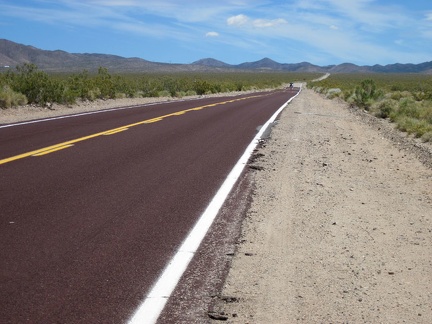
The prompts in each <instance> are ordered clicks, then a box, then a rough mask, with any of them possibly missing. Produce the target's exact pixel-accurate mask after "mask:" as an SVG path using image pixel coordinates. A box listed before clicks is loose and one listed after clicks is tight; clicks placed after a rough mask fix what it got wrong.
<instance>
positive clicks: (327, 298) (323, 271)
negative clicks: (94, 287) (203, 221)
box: [0, 89, 432, 323]
mask: <svg viewBox="0 0 432 324" xmlns="http://www.w3.org/2000/svg"><path fill="white" fill-rule="evenodd" d="M160 100H161V98H158V99H123V100H116V101H114V100H111V101H110V100H108V101H99V102H91V103H81V104H80V105H76V106H73V107H61V106H54V107H52V108H53V109H54V110H51V109H42V108H34V107H21V108H14V109H10V110H1V111H0V123H3V124H5V123H11V122H17V121H22V120H29V119H35V118H46V117H51V116H57V115H63V114H65V113H80V112H85V111H91V110H97V109H107V108H111V107H116V106H126V105H135V104H143V103H149V102H153V101H160ZM163 100H170V99H168V98H164V99H163ZM430 152H432V149H431V145H429V144H427V145H423V144H421V143H419V142H417V141H413V140H411V139H409V138H407V137H406V136H404V135H401V134H400V133H398V132H395V131H394V130H393V127H392V125H391V124H389V123H387V122H385V121H380V120H377V119H375V118H371V117H369V116H368V115H367V114H363V113H361V112H353V111H352V110H350V109H349V108H348V107H347V105H346V104H344V103H340V102H337V101H335V100H327V99H324V98H323V97H321V96H320V95H318V94H316V93H314V92H312V91H311V90H306V89H305V90H303V91H302V93H301V94H300V95H299V96H298V97H297V98H296V99H295V100H294V101H293V102H292V103H291V104H290V105H289V106H288V108H287V109H286V110H285V111H284V112H283V113H282V115H281V117H280V120H279V122H278V124H277V125H276V126H275V127H274V128H273V130H272V135H271V138H270V139H268V140H267V141H266V142H265V143H264V144H263V145H262V147H261V148H260V149H259V150H258V151H257V155H256V160H255V162H254V166H255V167H256V168H254V169H262V170H261V171H259V170H256V171H253V172H254V174H253V177H254V182H255V184H254V186H255V190H254V194H253V197H252V198H253V201H252V205H251V207H250V210H249V211H248V213H247V217H246V218H245V220H244V223H243V230H242V240H241V243H239V245H238V246H237V251H236V253H235V256H234V259H233V263H232V268H231V271H230V273H229V276H228V278H227V280H226V282H225V286H224V290H223V293H222V294H223V296H225V297H224V298H222V299H221V300H220V302H218V303H217V304H216V305H215V307H214V309H215V310H216V311H217V312H216V315H218V317H219V318H220V319H225V320H227V321H228V322H229V323H297V322H303V323H432V271H431V270H432V168H431V165H432V161H431V158H430V157H431V155H430ZM420 161H422V162H423V163H422V162H420ZM227 296H228V297H229V298H226V297H227ZM213 315H214V314H213Z"/></svg>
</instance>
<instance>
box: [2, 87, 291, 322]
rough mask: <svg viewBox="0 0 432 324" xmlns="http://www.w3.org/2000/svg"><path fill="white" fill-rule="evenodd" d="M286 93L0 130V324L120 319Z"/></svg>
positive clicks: (137, 301)
mask: <svg viewBox="0 0 432 324" xmlns="http://www.w3.org/2000/svg"><path fill="white" fill-rule="evenodd" d="M295 93H296V92H295V91H288V90H285V91H281V90H280V91H273V92H263V93H255V94H249V95H242V96H238V97H226V98H205V99H200V100H192V101H181V102H171V103H161V104H157V105H151V106H145V107H144V106H143V107H133V108H129V109H122V110H110V111H107V112H105V113H98V114H89V115H84V116H76V117H70V118H61V119H52V120H49V121H42V122H36V123H24V124H21V125H16V126H9V125H7V126H8V127H6V125H3V126H0V196H1V199H0V220H1V224H0V245H1V247H2V248H1V250H0V259H1V264H0V288H1V289H0V305H1V307H0V322H1V323H26V322H31V323H56V322H65V323H122V322H126V321H127V320H128V319H129V318H130V317H131V315H132V314H133V313H134V312H135V310H136V308H137V307H138V305H140V303H141V302H142V301H143V299H144V298H145V296H146V295H147V293H148V292H149V290H150V288H151V287H152V285H153V284H154V282H155V281H156V280H157V279H158V277H159V275H160V274H161V272H162V270H163V269H164V268H165V266H166V264H167V263H168V262H169V260H170V259H171V257H172V256H173V255H174V254H175V253H176V251H177V249H178V248H179V245H180V244H181V243H182V241H183V240H184V238H185V237H186V235H187V234H188V232H189V231H190V230H191V228H192V227H193V226H194V224H195V223H196V221H197V219H198V217H199V216H200V215H201V214H202V213H203V211H204V210H205V209H206V207H207V205H208V204H209V202H210V201H211V200H212V197H213V196H214V195H215V193H216V192H217V190H218V188H219V187H220V185H221V184H222V183H223V181H224V180H225V178H226V176H227V174H228V173H229V172H230V170H231V169H232V167H233V166H234V165H235V163H236V162H237V160H238V159H239V157H240V156H241V155H242V153H243V152H244V150H245V148H246V147H247V146H248V145H249V143H250V142H251V140H252V138H253V137H254V136H255V134H256V131H257V128H258V127H259V126H260V125H263V124H264V123H265V122H266V121H267V120H268V119H269V118H270V117H271V116H272V115H273V114H274V113H275V111H276V110H278V109H279V108H280V107H281V106H282V105H283V104H284V103H285V102H287V100H288V99H289V98H290V97H292V96H293V95H295Z"/></svg>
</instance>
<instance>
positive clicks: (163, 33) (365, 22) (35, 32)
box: [0, 0, 432, 65]
mask: <svg viewBox="0 0 432 324" xmlns="http://www.w3.org/2000/svg"><path fill="white" fill-rule="evenodd" d="M0 38H5V39H8V40H11V41H14V42H17V43H21V44H25V45H32V46H35V47H37V48H41V49H46V50H57V49H61V50H65V51H68V52H72V53H103V54H114V55H120V56H124V57H140V58H143V59H146V60H149V61H156V62H167V63H191V62H194V61H196V60H199V59H201V58H207V57H211V58H215V59H217V60H221V61H223V62H226V63H230V64H239V63H243V62H251V61H257V60H260V59H262V58H264V57H269V58H271V59H273V60H275V61H277V62H280V63H298V62H304V61H307V62H310V63H313V64H317V65H330V64H340V63H344V62H350V63H355V64H358V65H373V64H392V63H422V62H427V61H432V1H431V0H411V1H401V0H285V1H283V0H278V1H276V0H275V1H270V0H0Z"/></svg>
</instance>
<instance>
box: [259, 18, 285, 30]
mask: <svg viewBox="0 0 432 324" xmlns="http://www.w3.org/2000/svg"><path fill="white" fill-rule="evenodd" d="M286 23H287V21H286V20H285V19H281V18H279V19H273V20H268V19H255V20H254V21H253V25H254V27H258V28H266V27H275V26H278V25H282V24H286Z"/></svg>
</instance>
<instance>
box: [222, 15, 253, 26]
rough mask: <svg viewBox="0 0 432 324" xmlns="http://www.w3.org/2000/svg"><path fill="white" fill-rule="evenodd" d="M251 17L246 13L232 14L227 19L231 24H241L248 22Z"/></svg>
mask: <svg viewBox="0 0 432 324" xmlns="http://www.w3.org/2000/svg"><path fill="white" fill-rule="evenodd" d="M248 20H249V18H248V17H247V16H245V15H237V16H232V17H230V18H228V19H227V24H228V25H230V26H241V25H244V24H246V23H247V22H248Z"/></svg>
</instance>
